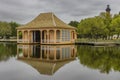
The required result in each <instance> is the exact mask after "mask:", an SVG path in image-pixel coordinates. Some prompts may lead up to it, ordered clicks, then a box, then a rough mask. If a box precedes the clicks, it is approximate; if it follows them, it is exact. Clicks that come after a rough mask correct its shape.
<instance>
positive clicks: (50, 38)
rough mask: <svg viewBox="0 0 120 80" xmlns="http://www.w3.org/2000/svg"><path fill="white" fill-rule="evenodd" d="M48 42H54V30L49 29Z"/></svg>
mask: <svg viewBox="0 0 120 80" xmlns="http://www.w3.org/2000/svg"><path fill="white" fill-rule="evenodd" d="M49 42H50V43H53V42H54V30H50V31H49Z"/></svg>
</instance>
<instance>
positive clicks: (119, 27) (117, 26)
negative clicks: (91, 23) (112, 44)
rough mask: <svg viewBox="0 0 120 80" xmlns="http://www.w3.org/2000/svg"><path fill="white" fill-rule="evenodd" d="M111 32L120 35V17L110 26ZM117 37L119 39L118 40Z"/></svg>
mask: <svg viewBox="0 0 120 80" xmlns="http://www.w3.org/2000/svg"><path fill="white" fill-rule="evenodd" d="M110 27H111V30H113V31H114V34H117V36H118V37H119V35H120V16H118V17H116V18H114V19H113V20H112V22H111V24H110ZM118 37H117V38H118Z"/></svg>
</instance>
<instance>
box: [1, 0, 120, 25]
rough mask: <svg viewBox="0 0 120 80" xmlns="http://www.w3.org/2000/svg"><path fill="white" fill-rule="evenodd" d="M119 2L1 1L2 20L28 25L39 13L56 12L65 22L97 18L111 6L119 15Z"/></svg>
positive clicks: (81, 0) (89, 0) (84, 0)
mask: <svg viewBox="0 0 120 80" xmlns="http://www.w3.org/2000/svg"><path fill="white" fill-rule="evenodd" d="M119 3H120V1H118V0H0V20H3V21H16V22H19V23H27V22H29V21H31V20H32V19H33V18H35V17H36V16H37V15H38V14H39V13H43V12H54V13H55V14H56V16H58V17H59V18H60V19H62V20H63V21H65V22H69V21H71V20H78V21H80V19H82V18H85V17H89V16H96V15H98V14H99V13H100V12H103V11H105V8H106V5H107V4H110V6H111V9H112V13H118V12H119V11H120V8H119Z"/></svg>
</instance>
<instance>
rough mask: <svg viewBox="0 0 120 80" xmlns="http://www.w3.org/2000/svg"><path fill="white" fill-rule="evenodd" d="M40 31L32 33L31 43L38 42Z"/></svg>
mask: <svg viewBox="0 0 120 80" xmlns="http://www.w3.org/2000/svg"><path fill="white" fill-rule="evenodd" d="M40 41H41V39H40V31H33V42H40Z"/></svg>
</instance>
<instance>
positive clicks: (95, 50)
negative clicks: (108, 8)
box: [0, 45, 120, 80]
mask: <svg viewBox="0 0 120 80" xmlns="http://www.w3.org/2000/svg"><path fill="white" fill-rule="evenodd" d="M6 47H8V48H9V51H11V52H10V55H9V56H8V57H9V58H8V59H7V60H4V58H3V60H1V62H0V80H119V79H120V76H119V75H120V72H119V66H118V65H119V64H117V63H119V59H120V58H119V47H93V46H92V47H91V46H79V47H78V48H77V52H78V53H79V55H78V58H76V59H73V60H71V61H68V62H65V63H62V62H60V64H61V66H59V67H58V66H57V67H58V68H57V70H55V72H54V73H53V75H52V74H51V75H49V74H43V73H41V72H38V70H37V69H36V68H33V67H32V65H30V64H27V63H25V62H24V61H22V60H21V61H20V60H18V59H17V58H15V57H13V56H11V55H13V54H12V53H13V52H12V50H13V51H14V49H15V48H14V46H13V47H12V48H10V47H11V46H10V45H6ZM0 48H2V46H1V45H0ZM66 48H67V47H66ZM70 48H71V47H70ZM72 48H73V47H72ZM75 48H76V47H75ZM2 49H3V50H4V51H3V52H5V51H7V50H6V48H5V47H3V48H2ZM24 49H25V50H27V47H26V46H24ZM45 49H46V50H49V49H50V48H48V49H47V48H46V47H45ZM51 49H52V47H51ZM60 49H61V48H56V50H60ZM52 50H53V49H52ZM61 50H62V49H61ZM68 50H69V49H68ZM20 51H21V50H20ZM28 51H29V50H28ZM38 51H39V50H38ZM63 51H64V49H63ZM106 51H107V52H106ZM25 52H26V51H25ZM66 52H67V51H66ZM68 52H69V51H68ZM21 53H22V52H20V54H19V55H20V57H21V56H23V54H21ZM47 53H48V51H47ZM7 55H8V52H7V53H6V54H4V55H3V54H1V59H2V57H6V56H7ZM14 55H16V54H14ZM63 56H64V55H63ZM26 58H28V57H26ZM66 58H67V57H66ZM94 58H95V60H94ZM96 58H97V59H96ZM58 60H59V58H58ZM114 60H115V61H114ZM29 61H30V60H29ZM96 61H99V62H100V64H97V66H96V64H95V63H96ZM101 61H102V62H101ZM31 62H32V61H31ZM63 62H64V61H63ZM104 62H110V63H112V64H111V65H110V66H109V65H107V63H106V64H103V63H104ZM114 62H115V63H114ZM32 63H34V64H35V63H36V62H34V61H33V62H32ZM38 63H39V62H38ZM91 63H92V64H91ZM113 63H114V64H115V65H113ZM42 64H44V62H42ZM53 64H56V65H57V63H56V62H54V63H53ZM62 64H63V65H62ZM48 65H49V62H48ZM101 65H102V66H105V65H107V67H109V68H110V70H111V71H109V73H108V74H107V73H105V72H102V73H101V69H104V67H102V68H100V69H99V67H100V66H101ZM116 65H117V66H118V69H117V68H116V71H114V70H115V69H111V68H113V66H116ZM39 66H40V65H39ZM39 66H38V68H39ZM34 67H35V66H34ZM52 67H53V66H52ZM46 68H47V67H46ZM46 68H45V69H46ZM40 69H41V68H40ZM105 69H106V67H105ZM48 70H49V69H48ZM50 70H51V68H50ZM43 71H44V70H43Z"/></svg>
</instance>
